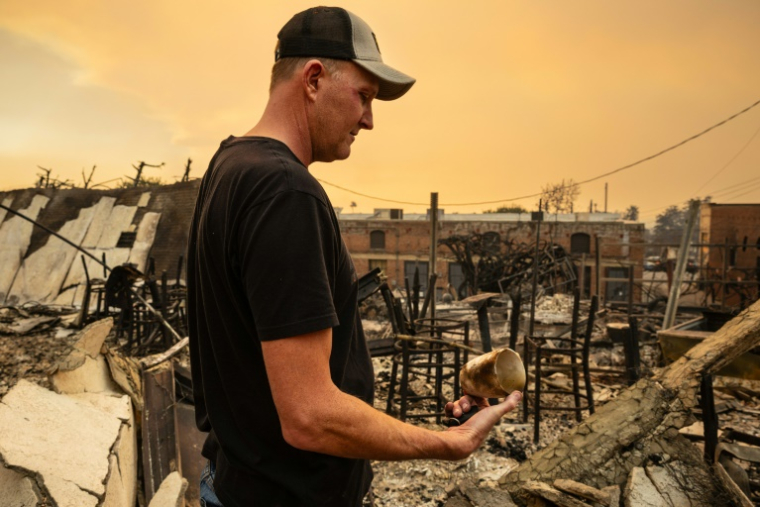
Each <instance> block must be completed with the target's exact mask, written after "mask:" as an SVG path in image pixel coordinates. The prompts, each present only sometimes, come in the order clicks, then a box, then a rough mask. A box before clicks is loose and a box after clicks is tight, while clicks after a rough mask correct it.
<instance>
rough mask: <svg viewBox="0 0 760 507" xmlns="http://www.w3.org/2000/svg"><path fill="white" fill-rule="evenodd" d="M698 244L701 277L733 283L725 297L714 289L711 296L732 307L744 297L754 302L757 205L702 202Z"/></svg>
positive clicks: (759, 225)
mask: <svg viewBox="0 0 760 507" xmlns="http://www.w3.org/2000/svg"><path fill="white" fill-rule="evenodd" d="M699 242H700V244H702V245H703V246H702V247H701V248H700V264H701V267H702V272H703V275H704V277H705V278H708V279H724V280H726V281H730V282H732V283H733V284H732V285H731V286H730V287H729V290H728V291H727V294H726V296H725V297H724V296H723V294H722V292H721V287H717V286H716V287H715V292H714V294H713V297H714V298H715V299H716V300H721V301H722V302H723V303H724V304H729V305H732V304H738V303H740V299H742V298H743V297H744V298H748V299H757V296H758V289H757V281H758V280H760V204H717V203H702V205H701V207H700V216H699ZM705 245H711V246H705ZM753 281H754V284H753V283H752V282H753Z"/></svg>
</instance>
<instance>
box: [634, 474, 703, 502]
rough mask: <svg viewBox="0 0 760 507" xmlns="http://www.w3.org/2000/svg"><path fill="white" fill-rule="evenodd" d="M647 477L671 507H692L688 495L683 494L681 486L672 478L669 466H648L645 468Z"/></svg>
mask: <svg viewBox="0 0 760 507" xmlns="http://www.w3.org/2000/svg"><path fill="white" fill-rule="evenodd" d="M646 471H647V476H648V477H649V480H650V481H652V484H654V486H655V487H656V488H657V490H658V491H660V494H661V495H662V496H663V497H664V498H665V499H666V500H667V501H668V505H671V506H672V507H692V506H693V505H695V504H694V502H692V501H691V500H690V499H689V497H688V495H686V493H684V492H683V486H682V485H681V483H680V481H679V480H678V479H677V478H676V477H674V476H673V474H672V471H671V470H670V467H669V466H664V467H657V466H649V467H647V468H646Z"/></svg>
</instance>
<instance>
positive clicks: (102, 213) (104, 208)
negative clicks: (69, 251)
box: [80, 197, 116, 248]
mask: <svg viewBox="0 0 760 507" xmlns="http://www.w3.org/2000/svg"><path fill="white" fill-rule="evenodd" d="M115 203H116V198H115V197H101V198H100V200H99V201H98V202H97V204H96V205H95V216H94V217H93V219H92V222H91V223H90V227H88V228H87V234H85V236H84V239H83V240H82V244H81V245H80V246H83V247H85V248H94V247H97V246H98V241H100V237H101V236H102V235H103V231H104V230H106V228H107V227H109V226H110V224H109V222H108V218H109V217H110V216H111V212H112V210H113V207H114V204H115Z"/></svg>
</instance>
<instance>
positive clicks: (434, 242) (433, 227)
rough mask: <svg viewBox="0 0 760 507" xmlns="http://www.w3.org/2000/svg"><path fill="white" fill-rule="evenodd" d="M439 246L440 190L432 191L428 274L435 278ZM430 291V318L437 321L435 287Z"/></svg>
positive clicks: (430, 288) (432, 278)
mask: <svg viewBox="0 0 760 507" xmlns="http://www.w3.org/2000/svg"><path fill="white" fill-rule="evenodd" d="M437 247H438V192H431V193H430V269H429V270H428V276H429V277H430V279H431V280H434V279H435V278H434V275H435V263H436V250H437ZM428 290H429V291H430V293H431V294H430V295H431V297H430V318H431V319H432V322H433V323H435V287H428Z"/></svg>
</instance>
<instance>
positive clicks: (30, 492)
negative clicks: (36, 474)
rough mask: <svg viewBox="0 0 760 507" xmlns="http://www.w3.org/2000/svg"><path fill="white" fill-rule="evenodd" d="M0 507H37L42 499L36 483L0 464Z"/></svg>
mask: <svg viewBox="0 0 760 507" xmlns="http://www.w3.org/2000/svg"><path fill="white" fill-rule="evenodd" d="M0 491H1V492H2V494H0V507H37V504H38V502H39V500H40V498H39V497H38V495H37V491H36V488H35V486H34V482H32V480H31V479H30V478H29V477H26V476H25V475H24V474H21V473H19V472H16V471H15V470H11V469H10V468H5V467H4V466H3V465H2V464H0Z"/></svg>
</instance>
